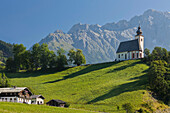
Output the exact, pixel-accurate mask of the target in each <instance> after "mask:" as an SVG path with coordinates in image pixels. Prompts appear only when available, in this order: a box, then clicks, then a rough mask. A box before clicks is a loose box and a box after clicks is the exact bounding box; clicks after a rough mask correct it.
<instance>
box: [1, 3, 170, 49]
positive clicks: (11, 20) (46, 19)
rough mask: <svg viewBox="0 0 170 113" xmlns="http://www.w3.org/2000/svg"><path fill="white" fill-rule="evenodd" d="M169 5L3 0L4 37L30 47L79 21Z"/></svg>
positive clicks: (125, 15)
mask: <svg viewBox="0 0 170 113" xmlns="http://www.w3.org/2000/svg"><path fill="white" fill-rule="evenodd" d="M169 6H170V0H0V40H3V41H6V42H9V43H23V44H24V45H25V46H26V47H27V48H29V47H31V46H32V45H33V44H35V43H37V42H39V41H40V40H41V39H42V38H45V36H47V35H48V34H49V33H52V32H54V31H55V30H57V29H61V30H63V31H64V32H66V33H67V32H68V30H69V29H70V28H71V27H72V26H73V25H74V24H77V23H87V24H99V25H104V24H106V23H111V22H118V21H119V20H122V19H126V20H129V19H130V18H132V17H133V16H135V15H141V14H143V12H144V11H146V10H147V9H155V10H159V11H168V12H170V7H169Z"/></svg>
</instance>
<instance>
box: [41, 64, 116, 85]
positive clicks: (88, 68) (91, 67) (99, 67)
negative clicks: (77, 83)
mask: <svg viewBox="0 0 170 113" xmlns="http://www.w3.org/2000/svg"><path fill="white" fill-rule="evenodd" d="M117 63H118V62H109V63H102V65H101V64H95V65H89V66H88V67H87V68H85V69H82V70H80V71H78V72H75V73H72V74H70V75H67V76H64V77H63V78H62V79H57V80H54V81H49V82H45V83H44V84H46V83H55V82H59V81H62V80H66V79H69V78H74V77H77V76H80V75H83V74H86V73H89V72H92V71H96V70H100V69H104V68H107V67H110V66H112V65H114V64H117Z"/></svg>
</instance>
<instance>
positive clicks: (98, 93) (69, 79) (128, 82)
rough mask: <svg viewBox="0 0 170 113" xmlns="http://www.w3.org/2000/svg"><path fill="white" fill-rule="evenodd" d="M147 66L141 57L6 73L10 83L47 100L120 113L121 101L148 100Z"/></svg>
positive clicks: (133, 103)
mask: <svg viewBox="0 0 170 113" xmlns="http://www.w3.org/2000/svg"><path fill="white" fill-rule="evenodd" d="M148 68H149V67H148V66H147V65H146V64H143V63H142V62H141V61H140V60H129V61H123V62H110V63H103V64H96V65H88V66H78V67H73V68H69V69H66V70H64V71H60V72H55V73H47V74H44V73H41V72H33V73H26V72H25V73H8V74H7V76H8V77H9V78H10V81H11V83H12V85H15V86H18V87H19V86H26V87H29V88H30V89H31V90H32V91H33V92H34V93H35V94H42V95H43V96H44V97H45V98H46V100H45V101H46V102H47V101H48V100H50V99H60V100H63V101H66V102H69V103H70V104H71V105H70V108H78V109H86V110H92V111H102V112H120V113H123V112H125V111H124V110H123V108H122V107H121V106H122V105H123V104H125V103H131V104H132V105H134V107H135V109H139V108H141V107H142V104H144V103H145V102H147V101H148V100H149V99H147V98H148V96H147V94H148V92H147V91H146V90H145V89H146V84H147V75H146V73H147V70H148ZM117 106H119V107H120V109H119V110H117Z"/></svg>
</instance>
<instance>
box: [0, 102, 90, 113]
mask: <svg viewBox="0 0 170 113" xmlns="http://www.w3.org/2000/svg"><path fill="white" fill-rule="evenodd" d="M0 113H93V112H90V111H86V110H77V109H68V108H59V107H52V106H44V105H43V106H42V105H28V104H20V103H10V102H0Z"/></svg>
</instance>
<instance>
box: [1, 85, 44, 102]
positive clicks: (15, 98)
mask: <svg viewBox="0 0 170 113" xmlns="http://www.w3.org/2000/svg"><path fill="white" fill-rule="evenodd" d="M44 99H45V98H44V97H43V96H42V95H33V94H32V92H31V91H30V90H29V89H28V88H26V87H13V88H0V101H4V102H17V103H26V104H44Z"/></svg>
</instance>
